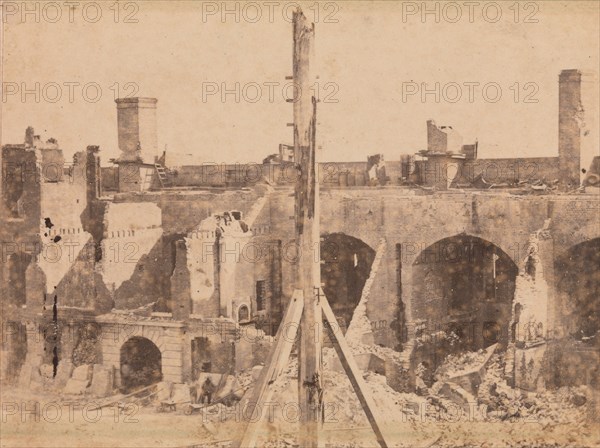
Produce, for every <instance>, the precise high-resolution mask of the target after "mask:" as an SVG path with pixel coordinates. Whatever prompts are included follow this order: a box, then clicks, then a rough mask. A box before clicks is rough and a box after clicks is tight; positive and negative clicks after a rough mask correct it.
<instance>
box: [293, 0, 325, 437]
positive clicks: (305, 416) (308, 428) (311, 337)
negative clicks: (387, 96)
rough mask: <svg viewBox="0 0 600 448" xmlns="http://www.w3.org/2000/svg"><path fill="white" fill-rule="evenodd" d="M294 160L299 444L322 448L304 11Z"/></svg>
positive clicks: (296, 61)
mask: <svg viewBox="0 0 600 448" xmlns="http://www.w3.org/2000/svg"><path fill="white" fill-rule="evenodd" d="M293 23H294V30H293V33H294V55H293V79H294V87H295V89H294V91H295V94H294V161H295V163H296V166H297V168H298V169H299V171H300V175H299V176H298V181H297V183H296V191H295V196H296V208H295V217H296V243H297V244H298V247H299V249H300V257H299V261H298V263H299V266H298V270H297V278H296V285H295V287H296V289H299V290H301V291H302V292H303V297H304V303H305V305H304V313H303V314H302V318H301V321H300V342H299V346H298V396H299V402H300V410H301V417H300V435H299V440H298V442H299V445H300V446H302V447H315V448H316V447H317V446H318V442H319V429H320V425H321V422H322V421H323V419H322V416H323V380H322V355H321V335H322V326H321V324H322V311H321V304H320V297H321V295H320V294H319V293H320V290H321V271H320V259H319V244H320V234H319V207H318V194H319V184H318V178H317V174H316V144H315V135H316V134H315V131H316V103H317V102H316V99H315V98H314V97H313V96H312V95H311V94H310V87H311V85H312V83H313V78H312V75H311V68H312V67H311V63H312V61H313V58H312V56H313V51H314V37H315V28H314V24H309V23H308V21H307V19H306V17H305V16H304V14H303V13H302V11H301V10H300V9H298V10H297V11H295V12H294V18H293Z"/></svg>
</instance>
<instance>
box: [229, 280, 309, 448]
mask: <svg viewBox="0 0 600 448" xmlns="http://www.w3.org/2000/svg"><path fill="white" fill-rule="evenodd" d="M303 310H304V295H303V292H302V290H298V289H297V290H295V291H294V293H293V295H292V299H291V301H290V303H289V305H288V307H287V309H286V312H285V316H284V318H283V321H282V322H281V324H280V325H279V329H278V330H277V335H276V336H275V345H274V346H273V348H272V349H271V352H270V353H269V357H268V358H267V360H266V362H265V366H264V367H263V369H262V370H261V372H260V376H259V377H258V380H257V381H256V384H255V385H254V389H253V390H252V397H251V398H250V400H249V401H248V402H247V403H245V405H244V406H242V424H243V425H244V426H243V428H244V429H243V433H242V437H241V438H240V439H236V440H234V441H233V443H232V447H234V448H242V447H243V448H248V447H255V446H256V437H257V431H258V429H259V427H260V426H261V425H262V423H263V420H264V417H265V415H266V414H267V412H264V404H265V403H267V402H269V401H270V399H271V396H272V395H273V388H272V387H270V386H271V384H273V382H274V381H275V380H276V379H277V377H278V376H279V375H281V372H282V371H283V369H284V368H285V366H286V365H287V362H288V361H289V358H290V353H291V352H292V346H293V345H294V342H295V340H296V335H297V333H298V328H299V327H300V318H301V317H302V311H303ZM247 409H250V410H251V411H252V414H251V415H250V416H249V417H248V416H247V415H246V410H247Z"/></svg>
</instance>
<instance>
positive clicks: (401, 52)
mask: <svg viewBox="0 0 600 448" xmlns="http://www.w3.org/2000/svg"><path fill="white" fill-rule="evenodd" d="M8 3H11V4H12V5H11V6H10V7H7V5H6V2H5V6H4V8H5V9H4V12H5V13H6V12H7V11H8V12H11V15H10V16H5V17H4V19H5V20H7V23H5V24H4V33H3V36H4V42H3V45H4V46H3V60H2V62H3V67H2V69H3V70H2V71H3V81H4V84H3V85H4V87H5V91H4V95H5V98H3V99H2V144H6V143H22V141H23V137H24V133H25V128H26V127H27V126H28V125H31V126H33V127H34V128H35V130H36V133H39V134H41V135H42V138H43V139H47V138H50V137H54V138H56V139H57V140H58V141H59V143H60V146H61V147H62V148H63V149H64V151H65V153H66V154H67V155H71V154H73V153H74V152H75V151H79V150H83V149H85V147H86V146H87V145H92V144H93V145H100V147H101V150H102V152H101V155H102V158H103V160H104V164H106V163H107V160H108V159H109V158H111V157H117V156H118V155H119V151H118V147H117V126H116V105H115V103H114V99H115V89H116V85H115V83H118V85H119V90H120V91H121V96H125V95H126V94H127V93H128V92H129V93H131V92H132V90H131V89H129V90H125V89H124V86H125V84H126V83H133V84H135V86H137V89H138V91H137V93H136V96H144V97H155V98H158V141H159V147H160V148H164V146H165V145H168V150H169V151H173V152H178V153H188V154H194V156H195V157H196V159H197V160H200V161H206V162H217V163H219V162H228V163H231V162H248V161H261V160H262V159H263V158H264V157H266V156H267V155H268V154H271V153H275V152H277V146H278V144H279V143H291V142H292V134H291V128H290V127H287V126H286V123H288V122H291V121H292V105H291V104H289V103H286V102H285V100H284V94H283V86H284V85H285V83H286V82H287V81H286V80H285V76H287V75H291V60H292V25H291V23H290V22H289V21H287V20H284V18H283V12H284V11H288V12H290V13H291V10H292V9H291V7H289V6H290V5H291V3H290V2H272V3H269V2H256V3H254V5H258V7H259V8H260V11H261V13H262V17H260V18H259V19H257V20H255V17H256V13H257V9H256V8H254V9H252V8H253V7H250V6H245V3H243V2H242V3H238V5H239V6H238V8H239V11H240V17H239V22H238V23H236V17H235V15H234V14H229V15H226V16H225V17H224V19H225V21H224V22H223V18H222V17H221V15H220V11H219V9H220V8H221V7H222V2H191V1H170V2H158V1H138V2H124V1H122V2H120V6H119V8H118V10H119V17H118V21H117V23H115V11H116V10H117V8H116V7H115V3H114V2H113V1H108V2H97V3H95V4H93V5H92V6H89V4H90V3H94V2H86V1H81V2H80V4H79V6H77V7H75V9H73V10H70V9H69V8H68V6H66V5H65V4H64V2H62V1H60V2H56V3H55V4H54V5H59V6H60V9H61V11H60V13H61V17H60V18H59V19H56V15H57V8H56V7H55V6H54V5H53V6H47V7H46V8H45V9H42V8H43V7H44V6H45V4H44V3H40V5H41V6H39V8H40V10H39V15H40V17H39V23H36V17H35V15H34V14H30V15H26V16H25V22H24V23H23V21H22V16H21V13H22V11H20V10H18V11H17V12H16V13H15V14H12V12H13V10H12V9H10V8H14V7H15V6H14V5H16V7H17V8H22V4H21V2H8ZM436 3H437V2H430V3H429V4H428V7H429V8H431V9H432V10H433V9H434V8H435V7H436V6H435V4H436ZM467 3H468V2H467ZM492 3H494V2H485V1H484V2H479V5H478V6H474V9H473V11H472V13H473V17H472V23H471V21H470V17H469V13H470V11H469V6H468V5H465V2H456V3H453V4H452V5H450V6H448V5H446V4H445V3H438V4H439V5H440V6H439V8H440V21H439V23H436V22H435V16H434V14H428V15H426V16H425V18H424V19H425V20H423V17H422V16H421V14H420V11H416V13H415V14H412V15H407V14H408V13H410V12H414V11H415V9H414V8H421V5H422V2H358V1H355V2H338V3H334V2H321V3H320V4H318V7H316V6H312V7H311V5H315V3H314V2H310V3H306V4H304V5H305V7H304V11H305V14H306V15H307V17H308V18H309V19H312V20H313V21H315V22H316V24H315V26H316V42H315V51H316V61H315V66H316V73H317V74H318V75H319V85H320V89H319V90H320V94H321V100H322V102H321V103H320V104H319V106H318V122H319V127H318V130H317V136H318V141H319V144H320V145H321V147H322V152H321V155H320V159H321V160H328V161H333V160H347V161H362V160H366V156H367V155H368V154H375V153H383V154H385V156H386V158H387V160H397V159H399V156H400V154H401V153H414V152H416V151H418V150H419V149H425V148H426V144H427V142H426V120H428V119H434V120H435V121H436V122H437V123H438V124H442V125H451V126H453V127H454V129H456V130H457V131H458V132H460V133H461V134H462V135H463V137H464V143H471V142H472V141H474V140H475V139H476V138H477V139H478V140H479V143H480V157H515V156H520V157H528V156H529V157H535V156H544V155H555V154H556V152H557V132H558V116H557V113H558V75H559V73H560V71H561V70H562V69H572V68H577V69H582V70H596V71H598V67H599V65H600V63H599V53H600V48H599V40H600V35H599V32H600V31H599V23H600V3H599V2H576V1H569V2H564V3H563V2H547V1H542V2H521V3H519V4H518V8H515V2H513V1H506V2H505V1H500V2H496V3H494V5H498V7H499V8H500V11H501V12H502V17H501V18H500V19H499V20H498V21H497V22H496V23H491V22H492V21H493V20H494V16H495V15H496V13H497V11H498V10H497V9H496V7H495V6H494V5H491V6H489V4H492ZM94 5H99V9H100V10H101V11H102V17H101V18H99V19H98V21H97V22H96V23H91V21H93V20H94V17H95V15H96V14H97V10H96V9H95V6H94ZM454 5H458V7H459V8H460V13H461V14H462V16H461V17H460V19H458V20H457V21H456V23H449V21H448V20H454V18H455V17H456V14H457V10H456V8H455V6H454ZM484 6H485V7H486V8H487V9H486V10H485V11H486V15H485V16H484V14H483V7H484ZM287 7H289V9H285V8H287ZM7 8H9V9H7ZM30 8H31V9H34V8H35V3H31V4H30ZM53 8H54V9H53ZM203 8H204V11H205V13H207V12H210V11H213V8H217V10H218V11H217V13H216V14H214V15H207V14H205V15H204V16H203ZM228 8H229V9H231V10H235V8H236V6H235V3H230V4H229V5H228ZM453 8H454V9H453ZM516 9H518V12H519V15H518V17H516V16H515V10H516ZM317 10H318V16H317V17H315V11H317ZM270 12H272V13H273V16H272V18H271V20H270V18H269V13H270ZM403 12H404V13H405V17H404V20H403ZM70 13H71V14H72V22H73V23H70V17H69V14H70ZM128 14H131V16H130V20H131V19H132V18H133V19H136V20H137V23H126V16H127V15H128ZM50 20H54V21H56V23H50ZM251 20H252V21H255V23H250V22H249V21H251ZM532 20H537V23H529V22H531V21H532ZM36 82H38V83H40V102H39V103H36V102H35V99H36V98H35V95H34V94H28V95H26V96H25V98H24V100H25V101H23V98H22V97H21V91H20V90H21V88H22V87H26V88H28V89H30V90H35V83H36ZM7 83H10V88H14V86H15V84H12V83H16V85H17V86H18V88H19V92H16V94H8V92H7V90H6V89H7V86H8V85H9V84H7ZM53 83H56V84H58V85H59V86H60V89H61V92H60V93H61V94H62V96H61V98H60V99H59V100H58V101H56V102H55V103H52V102H50V101H48V99H50V100H51V99H54V97H55V96H56V95H57V90H56V87H55V86H56V84H53ZM65 83H67V84H65ZM69 83H80V84H79V85H78V86H77V85H74V84H71V86H72V89H73V98H72V100H73V101H72V102H70V99H69ZM93 83H96V84H95V85H98V86H100V89H101V97H100V98H99V100H98V101H97V102H95V103H93V102H91V101H86V100H85V98H84V94H83V92H82V86H83V85H85V84H90V85H92V87H89V88H88V91H87V94H88V98H90V97H91V98H92V99H93V98H94V97H95V95H96V93H95V92H96V90H95V88H94V87H93V85H94V84H93ZM203 83H205V84H203ZM206 83H216V85H217V86H218V87H219V88H221V86H222V84H224V85H225V86H226V87H227V88H229V89H234V86H235V83H239V85H240V92H242V90H243V91H244V92H245V93H246V94H247V96H248V97H250V98H254V97H255V95H256V90H255V87H253V86H255V85H256V84H253V83H257V84H258V85H260V86H262V87H261V89H262V97H261V98H260V99H259V100H258V101H256V102H255V103H250V102H248V101H245V100H244V98H243V97H242V98H240V102H239V103H236V102H235V98H234V95H233V94H231V95H227V96H226V98H225V102H222V101H221V96H220V94H217V95H213V96H209V97H207V98H206V100H205V101H203V95H202V92H203V86H204V88H206V86H207V84H206ZM264 83H279V84H278V85H277V86H275V87H273V89H274V99H273V101H271V100H270V98H269V87H268V85H265V84H264ZM327 83H330V84H327ZM408 83H415V84H408ZM423 83H424V84H425V85H426V86H428V88H429V89H432V90H435V85H436V83H439V89H440V93H445V94H446V98H445V97H444V96H442V97H441V98H440V101H439V103H438V102H436V101H435V95H434V94H430V95H427V96H426V97H425V102H423V101H422V100H421V95H420V92H418V93H417V94H416V95H412V96H408V97H406V98H405V99H403V90H404V91H405V93H406V89H408V88H410V87H411V86H412V87H414V86H417V87H418V88H419V89H421V86H422V84H423ZM465 83H467V84H465ZM469 83H479V85H478V86H476V85H475V84H469ZM494 83H496V84H494ZM486 84H489V86H488V89H487V91H486V92H487V94H488V96H487V97H485V98H484V95H483V92H482V87H483V86H484V85H486ZM212 85H214V84H211V86H212ZM326 85H327V88H326V87H325V86H326ZM456 85H458V86H460V87H461V90H462V97H461V98H460V99H459V100H458V101H456V102H454V103H453V102H451V101H449V100H451V99H452V98H454V97H455V95H456V88H455V87H456ZM469 85H472V86H474V87H473V88H474V92H473V101H472V102H469V98H468V96H469V95H468V94H469V88H468V86H469ZM495 86H499V87H500V89H501V94H502V96H501V98H500V99H499V100H498V101H497V102H492V101H491V100H493V99H494V97H495V96H496V87H495ZM517 86H518V88H517ZM517 92H518V98H517V101H516V102H515V93H517ZM327 95H331V96H330V97H329V99H335V100H337V102H336V103H334V102H326V101H325V97H326V96H327ZM528 95H529V96H528ZM486 98H487V99H488V101H486ZM526 98H528V99H529V100H537V102H533V103H531V102H525V99H526ZM596 125H597V123H596Z"/></svg>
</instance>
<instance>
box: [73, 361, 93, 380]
mask: <svg viewBox="0 0 600 448" xmlns="http://www.w3.org/2000/svg"><path fill="white" fill-rule="evenodd" d="M91 367H92V366H91V365H89V364H83V365H81V366H79V367H76V368H75V369H74V370H73V373H72V374H71V379H74V380H78V381H89V380H91V377H92V369H91Z"/></svg>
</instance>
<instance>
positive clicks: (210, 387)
mask: <svg viewBox="0 0 600 448" xmlns="http://www.w3.org/2000/svg"><path fill="white" fill-rule="evenodd" d="M214 391H215V385H214V384H213V382H212V381H211V379H210V376H207V377H206V380H205V381H204V383H203V384H202V396H201V398H200V400H201V402H202V404H210V403H211V401H212V394H213V393H214Z"/></svg>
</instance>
